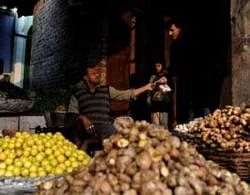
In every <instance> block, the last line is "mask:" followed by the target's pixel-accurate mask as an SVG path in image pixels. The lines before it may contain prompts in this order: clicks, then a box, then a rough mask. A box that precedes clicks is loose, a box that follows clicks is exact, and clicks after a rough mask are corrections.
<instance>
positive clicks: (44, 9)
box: [30, 0, 107, 88]
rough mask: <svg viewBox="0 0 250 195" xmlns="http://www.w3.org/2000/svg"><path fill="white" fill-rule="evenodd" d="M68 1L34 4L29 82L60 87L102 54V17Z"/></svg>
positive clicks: (48, 1) (72, 79) (74, 80)
mask: <svg viewBox="0 0 250 195" xmlns="http://www.w3.org/2000/svg"><path fill="white" fill-rule="evenodd" d="M68 2H70V1H61V0H47V1H43V0H40V1H38V2H37V4H36V6H35V8H34V23H33V34H32V54H31V75H30V78H31V86H32V87H33V88H39V87H43V88H53V87H63V86H66V85H67V84H69V83H74V82H76V81H77V80H78V79H79V78H80V73H81V72H80V69H81V68H82V67H83V66H84V65H85V64H90V63H91V64H93V63H97V61H98V58H100V56H102V55H103V46H102V45H105V44H104V43H103V40H105V39H103V36H106V34H107V33H106V32H105V29H106V26H105V25H104V24H105V23H104V22H103V21H104V20H105V17H103V16H100V15H98V13H95V12H92V10H90V9H87V7H86V9H85V8H84V7H81V8H80V9H79V8H78V7H77V6H75V5H73V6H71V5H70V3H68Z"/></svg>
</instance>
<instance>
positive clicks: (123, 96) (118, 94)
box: [109, 83, 154, 101]
mask: <svg viewBox="0 0 250 195" xmlns="http://www.w3.org/2000/svg"><path fill="white" fill-rule="evenodd" d="M153 88H154V84H153V83H148V84H146V85H144V86H142V87H139V88H137V89H127V90H118V89H115V88H114V87H111V86H110V87H109V92H110V98H111V99H114V100H118V101H120V100H130V99H132V98H135V97H136V96H138V95H140V94H142V93H144V92H145V91H148V90H150V91H151V90H153Z"/></svg>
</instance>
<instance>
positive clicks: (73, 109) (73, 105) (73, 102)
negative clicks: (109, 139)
mask: <svg viewBox="0 0 250 195" xmlns="http://www.w3.org/2000/svg"><path fill="white" fill-rule="evenodd" d="M68 112H69V113H71V114H75V115H77V117H75V120H77V121H80V122H81V124H82V125H83V126H84V128H85V129H86V132H87V133H92V134H93V133H95V132H93V131H94V129H93V124H92V122H91V120H90V119H89V118H88V117H86V116H84V115H81V114H80V112H79V104H78V101H77V99H76V97H75V96H74V95H71V97H70V101H69V107H68Z"/></svg>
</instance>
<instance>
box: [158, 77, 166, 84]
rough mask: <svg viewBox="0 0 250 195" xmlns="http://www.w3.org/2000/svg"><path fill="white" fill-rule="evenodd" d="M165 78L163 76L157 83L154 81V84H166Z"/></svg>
mask: <svg viewBox="0 0 250 195" xmlns="http://www.w3.org/2000/svg"><path fill="white" fill-rule="evenodd" d="M167 81H168V80H167V78H166V77H165V76H162V77H161V78H160V79H158V80H157V81H155V84H165V83H167Z"/></svg>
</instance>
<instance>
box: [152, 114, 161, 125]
mask: <svg viewBox="0 0 250 195" xmlns="http://www.w3.org/2000/svg"><path fill="white" fill-rule="evenodd" d="M151 123H153V124H155V125H160V115H159V112H152V113H151Z"/></svg>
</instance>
